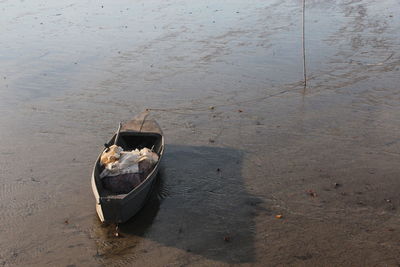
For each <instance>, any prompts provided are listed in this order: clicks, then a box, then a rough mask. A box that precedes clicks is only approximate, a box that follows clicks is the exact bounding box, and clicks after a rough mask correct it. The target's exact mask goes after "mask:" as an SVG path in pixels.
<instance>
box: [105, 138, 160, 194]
mask: <svg viewBox="0 0 400 267" xmlns="http://www.w3.org/2000/svg"><path fill="white" fill-rule="evenodd" d="M157 161H158V155H157V154H156V153H155V152H153V151H152V150H151V149H149V148H147V147H145V148H142V149H140V150H139V149H135V150H132V151H124V150H123V148H122V147H120V146H117V145H112V146H111V147H109V148H108V149H106V150H104V152H103V154H102V155H101V159H100V162H101V164H102V166H103V167H104V170H103V171H102V172H101V174H100V179H101V180H102V183H103V186H104V188H106V189H107V190H110V191H111V192H113V193H116V194H126V193H129V191H131V190H133V189H134V188H135V187H136V186H138V185H139V184H140V183H141V182H143V180H144V179H145V178H146V177H147V175H148V174H149V173H150V171H151V169H152V168H153V166H154V165H155V164H156V163H157Z"/></svg>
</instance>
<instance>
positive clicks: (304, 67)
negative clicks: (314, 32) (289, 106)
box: [302, 0, 307, 89]
mask: <svg viewBox="0 0 400 267" xmlns="http://www.w3.org/2000/svg"><path fill="white" fill-rule="evenodd" d="M305 15H306V0H303V18H302V41H303V76H304V77H303V78H304V82H303V84H304V89H305V88H306V87H307V69H306V41H305Z"/></svg>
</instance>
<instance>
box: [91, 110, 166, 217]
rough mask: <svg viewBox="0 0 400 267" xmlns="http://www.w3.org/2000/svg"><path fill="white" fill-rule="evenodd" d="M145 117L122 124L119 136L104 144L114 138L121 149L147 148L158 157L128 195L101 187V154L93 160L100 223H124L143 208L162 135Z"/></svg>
mask: <svg viewBox="0 0 400 267" xmlns="http://www.w3.org/2000/svg"><path fill="white" fill-rule="evenodd" d="M147 116H148V112H143V113H141V114H139V115H138V116H136V117H135V118H134V119H133V120H131V121H129V122H127V123H125V124H123V125H121V128H120V131H119V133H117V134H115V135H114V136H113V137H112V138H111V140H110V141H109V142H108V143H107V144H106V145H112V144H114V141H115V139H116V138H117V142H116V144H117V145H118V146H120V147H122V148H123V149H124V150H134V149H136V148H138V149H141V148H144V147H147V148H150V149H151V148H152V149H153V151H154V152H156V153H157V154H158V156H159V160H158V161H157V163H156V165H155V166H154V168H153V169H152V170H151V171H150V173H149V174H148V176H147V177H146V178H145V179H144V180H143V182H142V183H141V184H139V185H138V186H137V187H135V188H134V189H133V190H131V191H130V192H129V193H127V194H114V193H112V192H110V191H108V190H107V189H105V188H104V187H103V186H102V182H101V180H100V177H99V176H100V173H101V172H102V171H103V169H104V167H103V166H101V164H100V157H101V154H102V153H100V155H99V157H98V158H97V160H96V164H95V166H94V169H93V174H92V189H93V193H94V196H95V198H96V211H97V214H98V216H99V218H100V220H101V221H102V222H106V223H123V222H126V221H127V220H129V219H130V218H131V217H132V216H134V215H135V214H136V213H137V212H138V211H139V210H140V209H141V208H142V207H143V206H144V204H145V203H146V201H147V199H148V197H149V195H150V193H151V190H152V187H153V184H154V181H155V180H156V176H157V172H158V169H159V167H160V162H161V159H162V157H163V153H164V136H163V133H162V131H161V128H160V126H159V125H158V124H157V122H156V121H154V120H152V119H147ZM117 136H118V137H117ZM105 149H106V148H105Z"/></svg>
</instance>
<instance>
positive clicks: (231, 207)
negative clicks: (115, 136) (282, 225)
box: [98, 145, 261, 263]
mask: <svg viewBox="0 0 400 267" xmlns="http://www.w3.org/2000/svg"><path fill="white" fill-rule="evenodd" d="M242 161H243V152H241V151H238V150H235V149H231V148H219V147H204V146H181V145H168V146H167V150H166V154H165V158H164V162H163V164H162V168H161V169H160V173H159V176H158V179H157V182H156V184H155V188H154V190H153V192H152V195H151V197H150V199H149V201H148V202H147V204H146V205H145V206H144V208H143V209H142V210H141V211H140V212H139V213H138V214H137V215H136V216H134V217H133V218H131V219H130V220H129V221H128V222H127V223H124V224H120V225H119V233H120V234H121V235H122V236H123V237H125V238H120V239H118V238H115V237H114V235H113V234H114V233H115V228H114V227H112V226H108V227H102V228H101V229H102V230H101V232H102V234H101V235H102V237H101V238H103V239H104V242H106V243H107V242H108V243H107V245H104V243H103V242H98V251H100V255H102V257H103V258H105V259H107V258H109V259H112V258H115V257H116V256H118V257H121V256H122V257H123V256H126V257H129V254H131V253H137V252H136V251H135V247H136V244H138V242H140V240H141V239H143V238H145V239H149V240H152V241H155V242H157V243H160V244H163V245H165V246H169V247H175V248H179V249H182V250H184V251H187V252H190V253H194V254H198V255H201V256H203V257H205V258H207V259H211V260H215V261H221V262H225V263H251V262H254V259H255V248H254V238H255V236H254V235H255V222H254V217H255V216H257V213H258V212H259V211H260V209H261V208H260V206H261V205H260V204H261V200H260V199H259V198H257V197H254V196H252V195H250V194H249V193H248V192H247V191H246V188H245V184H244V182H243V178H242V175H241V168H242ZM111 243H112V245H110V244H111ZM99 244H103V245H99Z"/></svg>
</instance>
